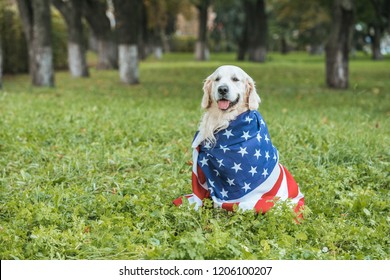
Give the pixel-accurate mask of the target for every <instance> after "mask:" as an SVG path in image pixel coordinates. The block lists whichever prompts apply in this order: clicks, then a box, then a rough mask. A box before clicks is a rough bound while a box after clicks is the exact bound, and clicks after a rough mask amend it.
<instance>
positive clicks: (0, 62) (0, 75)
mask: <svg viewBox="0 0 390 280" xmlns="http://www.w3.org/2000/svg"><path fill="white" fill-rule="evenodd" d="M2 87H3V48H2V44H1V34H0V89H2Z"/></svg>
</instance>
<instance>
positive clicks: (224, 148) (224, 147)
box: [219, 145, 230, 153]
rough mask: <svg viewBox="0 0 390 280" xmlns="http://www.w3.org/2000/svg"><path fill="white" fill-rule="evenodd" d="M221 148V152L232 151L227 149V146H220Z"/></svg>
mask: <svg viewBox="0 0 390 280" xmlns="http://www.w3.org/2000/svg"><path fill="white" fill-rule="evenodd" d="M219 148H220V149H221V150H223V152H224V153H226V151H230V149H229V148H228V147H227V145H225V146H223V145H219Z"/></svg>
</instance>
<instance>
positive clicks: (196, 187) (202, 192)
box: [192, 166, 210, 200]
mask: <svg viewBox="0 0 390 280" xmlns="http://www.w3.org/2000/svg"><path fill="white" fill-rule="evenodd" d="M198 167H199V166H198ZM199 172H200V173H199ZM199 175H201V176H202V177H204V178H206V177H205V176H204V174H203V171H202V170H201V169H200V168H198V176H199ZM198 178H199V177H196V174H195V173H194V172H192V192H193V193H194V194H195V195H196V196H197V197H199V198H200V199H201V200H203V199H204V198H206V197H209V196H210V192H209V191H208V190H206V189H205V188H204V187H202V185H201V184H200V183H199V182H203V183H204V182H206V179H205V180H204V181H198Z"/></svg>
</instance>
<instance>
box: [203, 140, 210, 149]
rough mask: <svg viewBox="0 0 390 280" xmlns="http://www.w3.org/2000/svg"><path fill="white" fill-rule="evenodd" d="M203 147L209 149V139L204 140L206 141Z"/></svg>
mask: <svg viewBox="0 0 390 280" xmlns="http://www.w3.org/2000/svg"><path fill="white" fill-rule="evenodd" d="M204 148H205V149H208V150H210V149H211V143H210V141H206V143H205V144H204Z"/></svg>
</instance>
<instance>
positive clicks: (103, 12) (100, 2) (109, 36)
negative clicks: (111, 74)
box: [83, 0, 118, 69]
mask: <svg viewBox="0 0 390 280" xmlns="http://www.w3.org/2000/svg"><path fill="white" fill-rule="evenodd" d="M84 2H85V3H84V7H83V8H84V9H83V12H84V16H85V19H86V20H87V22H88V24H89V26H90V28H91V30H92V34H93V36H94V38H95V39H96V41H97V53H98V64H97V68H98V69H113V68H118V46H117V43H116V39H115V35H114V32H113V29H112V28H111V23H110V20H109V18H108V17H107V10H108V6H107V0H84Z"/></svg>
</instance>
